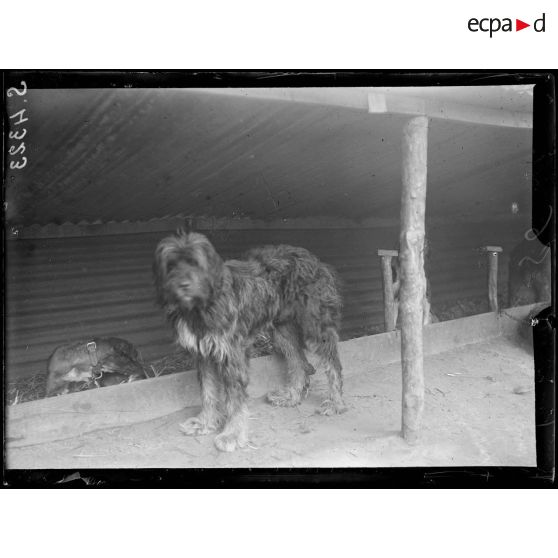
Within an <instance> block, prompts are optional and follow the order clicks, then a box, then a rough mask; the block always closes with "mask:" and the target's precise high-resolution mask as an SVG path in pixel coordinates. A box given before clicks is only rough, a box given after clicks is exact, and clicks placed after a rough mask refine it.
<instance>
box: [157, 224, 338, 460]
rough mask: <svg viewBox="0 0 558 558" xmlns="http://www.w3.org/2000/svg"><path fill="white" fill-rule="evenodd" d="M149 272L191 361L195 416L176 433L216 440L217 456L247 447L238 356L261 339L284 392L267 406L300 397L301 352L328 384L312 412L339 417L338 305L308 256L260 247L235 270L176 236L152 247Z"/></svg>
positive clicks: (202, 244)
mask: <svg viewBox="0 0 558 558" xmlns="http://www.w3.org/2000/svg"><path fill="white" fill-rule="evenodd" d="M154 272H155V281H156V286H157V292H158V299H159V303H160V304H161V306H162V307H163V308H164V310H165V312H166V314H167V317H168V318H169V320H170V321H171V323H172V324H173V326H174V328H175V330H176V334H177V340H178V342H179V343H180V345H182V347H184V348H185V349H187V350H188V351H190V352H192V353H194V354H195V355H197V359H198V377H199V380H200V385H201V396H202V410H201V413H200V414H199V416H197V417H194V418H191V419H189V420H187V421H186V422H185V423H183V424H182V425H181V428H182V430H183V432H185V433H186V434H188V435H193V436H197V435H201V434H207V433H209V432H212V431H219V430H221V432H220V433H219V434H218V435H217V437H216V438H215V445H216V446H217V448H218V449H220V450H222V451H233V450H234V449H236V448H237V447H243V446H245V445H246V444H247V442H248V440H247V434H246V423H247V414H248V413H247V406H246V400H247V393H246V388H247V385H248V355H247V352H248V349H249V347H250V345H251V344H252V342H253V340H254V338H255V336H256V335H257V334H258V333H261V332H262V331H268V330H269V331H271V332H272V335H273V345H274V348H275V350H276V351H277V352H279V353H280V354H282V355H283V356H284V357H285V359H286V361H287V369H288V385H287V386H286V387H285V388H284V389H282V390H279V391H275V392H271V393H269V394H268V401H269V402H270V403H272V404H274V405H280V406H294V405H297V404H298V403H300V401H301V399H302V398H303V397H304V396H305V395H306V394H307V392H308V388H309V376H310V375H311V374H313V373H314V368H313V367H312V365H311V364H310V363H309V362H308V360H307V359H306V356H305V353H304V350H305V349H308V350H312V351H314V352H315V353H316V354H317V356H318V357H319V363H320V366H321V367H323V368H324V369H325V372H326V374H327V377H328V380H329V397H328V399H326V401H324V402H323V404H322V405H321V407H320V412H321V413H322V414H334V413H341V412H343V411H344V410H346V408H345V405H344V403H343V399H342V376H341V363H340V360H339V354H338V350H337V342H338V335H337V329H338V324H339V320H340V312H341V298H340V295H339V292H338V289H337V284H336V283H337V281H336V278H335V274H334V272H333V270H332V269H331V268H330V267H328V266H327V265H325V264H323V263H321V262H320V261H319V260H318V259H317V258H316V257H315V256H313V255H312V254H311V253H310V252H308V251H307V250H305V249H303V248H296V247H293V246H286V245H280V246H265V247H263V248H258V249H254V250H251V251H250V252H248V253H247V254H246V256H245V257H244V259H242V260H229V261H223V260H222V259H221V258H220V256H219V255H218V254H217V252H216V251H215V249H214V248H213V245H212V244H211V243H210V242H209V240H208V239H207V238H206V237H205V236H203V235H201V234H198V233H189V234H187V233H185V232H183V231H178V232H177V233H176V234H175V235H173V236H169V237H167V238H165V239H163V240H162V241H161V242H160V243H159V245H158V247H157V249H156V252H155V264H154Z"/></svg>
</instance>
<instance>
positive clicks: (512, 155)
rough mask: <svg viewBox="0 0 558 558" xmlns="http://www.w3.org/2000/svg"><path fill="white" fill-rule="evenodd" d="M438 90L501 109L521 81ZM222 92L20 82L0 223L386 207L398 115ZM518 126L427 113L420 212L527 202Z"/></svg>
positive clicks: (357, 212)
mask: <svg viewBox="0 0 558 558" xmlns="http://www.w3.org/2000/svg"><path fill="white" fill-rule="evenodd" d="M447 89H450V88H440V89H432V90H431V92H435V91H437V93H436V95H438V97H440V96H441V97H440V98H444V95H445V96H446V97H448V98H452V99H454V100H457V101H459V100H462V101H464V102H468V103H469V104H475V103H477V104H480V103H482V102H484V103H485V104H486V103H489V104H490V105H491V106H494V107H496V108H498V106H500V107H501V108H502V109H506V110H521V111H526V110H529V108H530V103H531V99H530V97H529V95H528V93H525V90H520V91H518V92H516V93H513V92H511V91H510V90H509V89H507V90H504V89H500V88H494V87H492V88H490V87H489V88H478V87H477V88H467V89H463V88H460V89H459V91H453V92H451V91H444V90H447ZM473 89H474V90H475V91H476V93H475V94H473ZM479 90H480V91H481V92H482V91H484V93H483V95H481V93H479V92H478V91H479ZM223 93H226V91H221V94H211V93H208V92H206V91H198V90H189V89H72V90H63V89H57V90H52V89H51V90H48V89H41V90H32V89H30V90H28V93H27V97H26V100H27V103H26V105H25V106H26V109H27V116H28V118H29V120H28V121H27V122H26V123H25V126H26V127H27V130H28V132H27V136H26V145H27V153H26V156H27V158H28V165H27V167H26V168H25V169H24V170H22V171H17V172H16V171H10V172H9V175H8V181H7V185H8V188H7V202H8V206H7V216H8V219H9V221H11V222H12V223H14V224H17V225H30V224H33V223H39V224H46V223H62V222H65V221H70V222H74V223H75V222H78V221H81V220H86V221H98V220H100V221H102V222H107V221H112V220H116V221H124V220H148V219H152V218H157V217H163V216H167V215H175V214H177V213H185V214H188V215H211V216H225V217H239V216H241V217H252V218H260V219H272V218H281V217H290V218H294V217H305V216H310V215H314V216H315V215H324V216H337V217H349V218H356V219H360V218H365V217H373V216H379V217H386V216H388V215H391V216H397V215H398V213H399V199H400V183H401V170H400V169H401V147H400V143H401V130H402V126H403V123H404V122H405V120H406V117H403V116H395V115H390V114H368V113H367V112H366V111H365V110H357V109H354V108H346V107H343V106H328V105H327V104H320V103H313V104H309V103H297V102H291V101H287V100H276V99H269V98H258V97H256V96H252V97H251V96H249V95H247V96H238V95H234V96H231V95H227V94H223ZM338 93H339V90H338ZM416 93H417V94H418V93H420V94H422V95H426V94H433V93H428V92H422V93H421V92H419V91H418V90H417V91H416ZM321 95H322V97H324V98H325V99H326V100H327V90H326V89H324V90H322V91H321ZM8 101H9V102H12V103H14V102H16V101H15V100H14V99H9V100H8ZM325 102H326V101H324V103H325ZM9 106H10V105H9ZM531 135H532V131H531V130H529V129H516V128H500V127H496V126H484V125H473V124H465V123H459V122H457V123H456V122H449V121H439V120H433V121H432V122H431V126H430V132H429V181H428V189H429V200H428V203H429V207H428V211H429V214H430V216H435V215H448V214H460V215H473V214H477V215H478V214H479V213H480V214H484V215H486V217H488V218H490V217H492V216H494V214H495V213H498V212H501V213H504V212H506V211H507V210H508V209H509V206H510V204H511V203H512V201H517V200H521V201H523V200H525V199H527V198H528V197H529V195H530V186H531Z"/></svg>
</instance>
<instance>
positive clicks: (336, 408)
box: [316, 399, 347, 416]
mask: <svg viewBox="0 0 558 558" xmlns="http://www.w3.org/2000/svg"><path fill="white" fill-rule="evenodd" d="M346 411H347V407H346V406H345V404H344V403H343V401H337V402H335V401H332V400H331V399H326V400H325V401H324V402H323V403H322V404H321V405H320V406H319V407H318V408H317V409H316V414H317V415H325V416H330V415H340V414H342V413H345V412H346Z"/></svg>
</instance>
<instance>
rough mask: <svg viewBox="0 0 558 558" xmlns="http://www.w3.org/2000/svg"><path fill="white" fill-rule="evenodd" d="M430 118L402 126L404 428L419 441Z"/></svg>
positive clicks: (409, 437)
mask: <svg viewBox="0 0 558 558" xmlns="http://www.w3.org/2000/svg"><path fill="white" fill-rule="evenodd" d="M427 149H428V119H427V118H426V117H424V116H418V117H416V118H412V119H411V120H409V121H408V122H407V124H406V125H405V127H404V130H403V191H402V195H401V236H400V239H399V263H400V269H401V288H400V312H401V364H402V369H403V413H402V434H403V437H404V438H405V440H406V441H407V442H408V443H410V444H414V443H416V442H417V441H418V437H419V431H420V426H421V422H422V414H423V409H424V371H423V365H424V355H423V338H422V336H423V331H422V328H423V297H424V293H425V290H426V278H425V275H424V261H423V259H424V237H425V225H424V220H425V209H426V175H427Z"/></svg>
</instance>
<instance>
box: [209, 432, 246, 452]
mask: <svg viewBox="0 0 558 558" xmlns="http://www.w3.org/2000/svg"><path fill="white" fill-rule="evenodd" d="M247 445H248V442H247V441H246V439H245V437H244V436H242V435H240V434H235V433H226V432H223V433H221V434H219V435H218V436H215V447H216V448H217V449H218V450H219V451H234V450H235V449H236V448H243V447H246V446H247Z"/></svg>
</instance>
